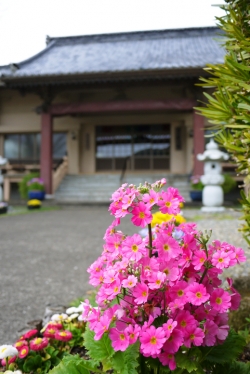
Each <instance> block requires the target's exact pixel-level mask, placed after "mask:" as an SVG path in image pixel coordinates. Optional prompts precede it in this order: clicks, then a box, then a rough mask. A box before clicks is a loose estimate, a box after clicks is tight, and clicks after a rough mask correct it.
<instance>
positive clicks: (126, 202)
mask: <svg viewBox="0 0 250 374" xmlns="http://www.w3.org/2000/svg"><path fill="white" fill-rule="evenodd" d="M134 199H135V193H132V194H128V195H125V196H123V198H122V209H126V210H127V209H128V208H129V207H130V206H131V205H132V203H133V201H134ZM127 213H128V210H127Z"/></svg>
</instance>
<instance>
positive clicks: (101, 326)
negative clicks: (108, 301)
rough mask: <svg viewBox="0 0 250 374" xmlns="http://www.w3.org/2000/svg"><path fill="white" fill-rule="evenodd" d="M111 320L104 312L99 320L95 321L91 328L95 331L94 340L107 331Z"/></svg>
mask: <svg viewBox="0 0 250 374" xmlns="http://www.w3.org/2000/svg"><path fill="white" fill-rule="evenodd" d="M111 321H112V320H111V318H110V317H109V316H107V315H106V314H104V315H103V316H101V317H100V320H99V321H98V322H97V323H96V325H95V327H94V329H93V330H94V332H95V337H94V340H100V339H101V337H102V336H103V334H104V333H105V332H107V331H108V329H109V326H110V323H111Z"/></svg>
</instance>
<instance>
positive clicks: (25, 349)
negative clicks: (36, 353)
mask: <svg viewBox="0 0 250 374" xmlns="http://www.w3.org/2000/svg"><path fill="white" fill-rule="evenodd" d="M28 353H29V347H28V346H27V345H24V346H23V347H22V348H21V349H20V350H19V352H18V357H19V358H25V357H26V356H28Z"/></svg>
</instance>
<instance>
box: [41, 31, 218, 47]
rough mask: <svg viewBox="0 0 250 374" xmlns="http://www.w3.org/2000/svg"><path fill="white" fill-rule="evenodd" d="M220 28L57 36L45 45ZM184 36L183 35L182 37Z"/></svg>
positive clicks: (155, 35)
mask: <svg viewBox="0 0 250 374" xmlns="http://www.w3.org/2000/svg"><path fill="white" fill-rule="evenodd" d="M219 30H220V28H219V27H218V26H203V27H187V28H176V29H159V30H144V31H126V32H115V33H104V34H89V35H73V36H58V37H50V36H47V38H46V42H47V45H50V43H52V42H55V43H56V44H57V45H58V44H61V43H63V44H65V42H69V43H72V42H73V43H74V42H77V41H79V42H80V41H81V43H84V42H85V43H88V42H92V43H93V42H108V41H115V40H119V41H121V40H123V39H124V40H127V39H131V38H133V39H137V38H138V39H140V38H143V39H144V38H150V37H152V38H155V37H161V35H166V34H169V35H171V34H172V37H177V34H182V37H184V36H185V34H186V36H187V37H188V36H191V35H192V36H193V34H195V33H196V32H197V35H200V34H201V32H202V31H203V32H204V33H206V32H208V33H210V32H212V33H215V31H219ZM183 34H184V35H183Z"/></svg>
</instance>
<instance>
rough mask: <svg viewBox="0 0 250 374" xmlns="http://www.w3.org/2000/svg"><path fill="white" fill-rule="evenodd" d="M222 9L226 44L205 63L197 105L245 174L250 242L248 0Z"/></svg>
mask: <svg viewBox="0 0 250 374" xmlns="http://www.w3.org/2000/svg"><path fill="white" fill-rule="evenodd" d="M225 2H226V4H225V5H223V6H221V7H222V8H223V9H224V10H225V15H224V16H223V17H218V18H217V21H218V26H219V27H220V28H221V30H222V32H220V36H219V37H218V40H219V41H220V42H221V43H222V44H223V47H224V48H225V59H224V63H223V64H218V65H208V66H207V67H206V68H205V70H206V71H207V72H208V73H209V74H210V76H209V77H208V78H204V77H203V78H200V80H201V81H202V83H201V86H203V87H205V88H212V89H213V93H211V94H208V93H204V95H205V96H206V98H207V102H206V103H205V105H204V106H203V107H199V108H196V109H197V110H198V111H199V113H200V114H202V115H203V116H205V117H207V118H208V120H209V122H210V123H211V128H212V129H214V130H217V131H216V137H215V139H216V140H217V141H218V142H219V143H220V144H221V145H223V146H224V147H225V148H226V150H227V151H228V152H229V153H230V154H231V156H232V158H233V160H235V162H236V164H237V172H238V173H239V174H242V175H243V176H244V185H245V193H244V192H243V190H242V191H241V196H242V200H241V203H242V207H243V211H244V219H245V224H244V225H243V227H242V228H241V231H243V234H244V237H245V238H246V240H247V241H248V243H249V244H250V1H249V0H225Z"/></svg>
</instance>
